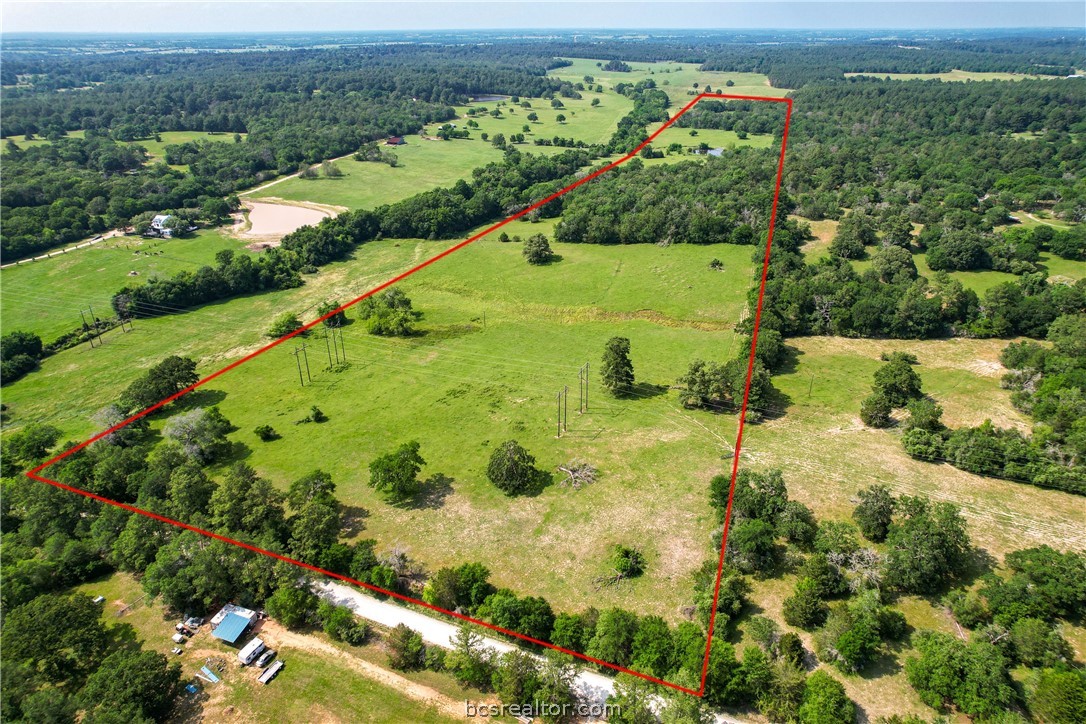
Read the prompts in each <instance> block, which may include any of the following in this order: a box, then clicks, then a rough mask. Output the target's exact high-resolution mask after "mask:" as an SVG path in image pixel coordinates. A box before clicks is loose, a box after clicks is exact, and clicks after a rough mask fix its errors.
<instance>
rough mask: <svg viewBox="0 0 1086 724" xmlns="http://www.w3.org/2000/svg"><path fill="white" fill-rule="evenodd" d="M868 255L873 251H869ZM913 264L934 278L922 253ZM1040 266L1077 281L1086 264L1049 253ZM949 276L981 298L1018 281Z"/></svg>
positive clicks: (982, 274)
mask: <svg viewBox="0 0 1086 724" xmlns="http://www.w3.org/2000/svg"><path fill="white" fill-rule="evenodd" d="M868 251H869V253H870V252H873V251H874V249H869V250H868ZM913 262H914V263H915V264H916V270H917V272H919V274H920V276H922V277H927V278H928V279H932V278H934V276H935V274H936V272H934V271H932V269H931V267H929V266H928V259H927V257H926V256H925V255H924V254H923V253H915V254H913ZM852 266H853V267H855V269H856V270H857V271H860V272H862V271H864V270H865V269H868V268H869V267H870V266H871V258H870V257H868V258H867V259H860V260H857V261H853V262H852ZM1040 266H1041V267H1042V268H1043V269H1045V270H1046V271H1047V272H1048V273H1049V275H1050V276H1058V277H1061V278H1064V279H1070V280H1078V279H1081V278H1083V277H1084V276H1086V262H1081V261H1073V260H1070V259H1064V258H1062V257H1059V256H1056V255H1055V254H1051V253H1049V252H1042V253H1041V261H1040ZM950 276H952V277H953V278H955V279H957V280H958V281H960V282H961V283H962V286H964V287H965V288H966V289H972V290H973V291H974V292H976V293H977V294H978V295H979V296H981V297H983V296H984V295H985V293H987V291H988V290H989V289H991V288H992V287H994V286H996V285H998V284H1003V283H1004V282H1013V281H1017V280H1019V279H1020V277H1019V276H1017V275H1015V274H1011V273H1010V272H1001V271H995V270H993V269H985V270H983V271H954V272H950Z"/></svg>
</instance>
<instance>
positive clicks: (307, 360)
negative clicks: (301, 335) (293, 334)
mask: <svg viewBox="0 0 1086 724" xmlns="http://www.w3.org/2000/svg"><path fill="white" fill-rule="evenodd" d="M308 346H309V345H308V344H303V345H302V358H303V359H305V376H306V378H307V379H308V380H309V382H310V383H312V382H313V377H312V376H311V375H310V374H309V355H308V354H306V351H305V350H306V347H308Z"/></svg>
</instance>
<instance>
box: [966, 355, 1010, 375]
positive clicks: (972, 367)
mask: <svg viewBox="0 0 1086 724" xmlns="http://www.w3.org/2000/svg"><path fill="white" fill-rule="evenodd" d="M966 369H967V370H969V371H970V372H976V373H977V374H978V375H981V376H983V377H1002V376H1003V373H1004V372H1006V371H1007V368H1006V367H1004V366H1003V365H1001V364H999V363H998V362H993V361H992V360H986V359H975V360H973V361H972V362H970V363H969V364H967V365H966Z"/></svg>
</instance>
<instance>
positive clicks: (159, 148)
mask: <svg viewBox="0 0 1086 724" xmlns="http://www.w3.org/2000/svg"><path fill="white" fill-rule="evenodd" d="M237 135H239V136H241V139H242V142H244V141H245V136H246V135H247V134H245V133H239V134H237ZM158 137H159V138H160V139H161V140H155V139H154V138H145V139H141V140H139V141H129V142H128V143H129V145H132V146H143V147H144V148H145V149H147V153H149V154H150V155H151V162H152V163H154V162H156V161H163V160H165V158H166V146H172V145H176V144H179V143H188V142H189V141H210V142H212V143H234V134H233V133H207V132H205V131H163V132H162V133H160V134H158ZM174 168H184V167H183V166H175V167H174Z"/></svg>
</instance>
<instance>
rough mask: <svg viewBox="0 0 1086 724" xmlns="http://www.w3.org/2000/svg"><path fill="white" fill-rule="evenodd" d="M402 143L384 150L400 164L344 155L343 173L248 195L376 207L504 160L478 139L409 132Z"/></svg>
mask: <svg viewBox="0 0 1086 724" xmlns="http://www.w3.org/2000/svg"><path fill="white" fill-rule="evenodd" d="M406 141H407V143H406V144H404V145H402V146H389V147H387V148H385V150H388V151H391V152H392V153H394V154H396V157H397V159H398V164H399V165H397V166H396V167H395V168H393V167H391V166H389V165H388V164H384V163H377V162H373V161H355V160H354V159H353V158H345V159H341V160H339V161H336V162H335V163H336V165H337V166H338V167H339V168H340V170H341V171H343V176H341V177H339V178H326V177H324V176H321V177H320V178H316V179H303V178H297V177H296V178H291V179H287V180H285V181H283V182H282V183H277V184H274V185H272V186H268V187H267V188H266V189H263V190H261V191H257V192H255V193H253V194H250V195H248V198H254V199H259V198H268V197H273V198H280V199H284V200H287V201H312V202H316V203H321V204H331V205H333V206H343V207H346V208H348V209H372V208H374V207H376V206H380V205H382V204H390V203H393V202H396V201H400V200H401V199H405V198H408V197H410V196H414V195H415V194H418V193H422V192H423V191H429V190H431V189H435V188H439V187H443V186H451V185H452V184H454V183H456V181H458V180H459V179H469V178H471V172H472V170H473V169H476V168H479V167H480V166H485V165H486V164H488V163H493V162H497V161H501V159H502V152H501V151H499V150H498V149H497V148H495V147H494V146H493V144H490V143H484V142H483V141H480V140H479V139H478V138H475V139H460V140H455V141H428V140H426V139H424V138H422V137H421V136H407V137H406Z"/></svg>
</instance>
